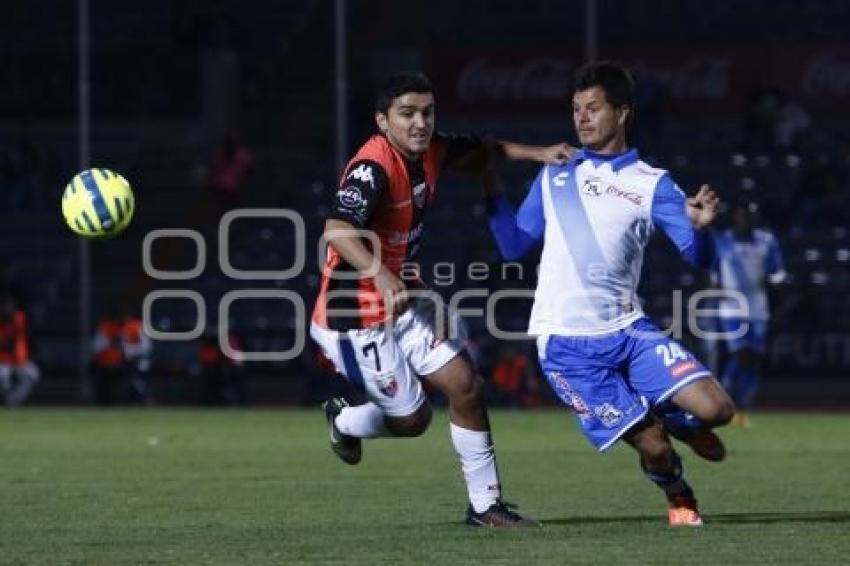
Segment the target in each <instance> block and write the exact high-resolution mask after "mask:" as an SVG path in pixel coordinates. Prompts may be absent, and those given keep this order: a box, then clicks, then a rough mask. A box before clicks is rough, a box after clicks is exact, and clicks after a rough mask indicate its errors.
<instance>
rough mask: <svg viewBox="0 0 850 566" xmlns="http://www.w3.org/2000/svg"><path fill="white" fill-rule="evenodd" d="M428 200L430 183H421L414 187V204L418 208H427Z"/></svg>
mask: <svg viewBox="0 0 850 566" xmlns="http://www.w3.org/2000/svg"><path fill="white" fill-rule="evenodd" d="M427 200H428V183H419V184H418V185H416V186H415V187H413V204H415V205H416V208H422V207H423V206H425V201H427Z"/></svg>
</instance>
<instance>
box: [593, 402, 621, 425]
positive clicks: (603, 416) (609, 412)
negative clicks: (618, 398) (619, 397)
mask: <svg viewBox="0 0 850 566" xmlns="http://www.w3.org/2000/svg"><path fill="white" fill-rule="evenodd" d="M593 413H594V414H595V415H596V418H598V419H599V420H600V421H602V424H604V425H605V426H607V427H608V428H614V427H615V426H617V425H618V424H620V421H622V420H623V413H622V412H621V411H618V410H617V409H615V408H614V406H613V405H612V404H610V403H603V404H602V405H599V406H598V407H594V409H593Z"/></svg>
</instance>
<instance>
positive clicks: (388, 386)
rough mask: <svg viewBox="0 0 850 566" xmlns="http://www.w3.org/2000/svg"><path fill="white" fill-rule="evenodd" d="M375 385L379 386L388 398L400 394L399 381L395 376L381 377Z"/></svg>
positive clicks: (376, 380)
mask: <svg viewBox="0 0 850 566" xmlns="http://www.w3.org/2000/svg"><path fill="white" fill-rule="evenodd" d="M375 383H376V384H377V385H378V390H379V391H380V392H381V393H383V394H384V395H385V396H386V397H395V394H396V393H398V381H396V378H395V376H394V375H379V376H378V377H377V378H376V379H375Z"/></svg>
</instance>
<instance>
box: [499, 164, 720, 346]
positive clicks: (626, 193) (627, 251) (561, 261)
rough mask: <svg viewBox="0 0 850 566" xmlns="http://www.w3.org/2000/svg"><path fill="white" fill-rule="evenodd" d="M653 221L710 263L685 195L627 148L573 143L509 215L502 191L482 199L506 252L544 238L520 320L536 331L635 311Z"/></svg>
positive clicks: (606, 329) (593, 330)
mask: <svg viewBox="0 0 850 566" xmlns="http://www.w3.org/2000/svg"><path fill="white" fill-rule="evenodd" d="M656 227H660V228H661V229H662V230H663V231H664V233H666V234H667V236H668V237H669V238H670V239H671V240H672V241H673V242H674V243H675V244H676V246H677V247H678V249H679V250H680V251H681V253H682V254H683V255H684V256H685V257H686V258H687V259H688V260H689V261H691V262H692V263H694V264H697V265H700V266H703V267H709V266H710V265H711V262H712V260H713V244H712V239H711V236H710V233H709V232H707V231H696V230H694V229H693V227H692V225H691V222H690V220H689V218H688V216H687V213H686V211H685V194H684V193H683V192H682V191H681V189H679V187H678V186H677V185H676V184H675V183H674V182H673V180H672V179H671V178H670V176H669V174H667V172H666V171H664V170H662V169H655V168H653V167H650V166H649V165H647V164H646V163H644V162H642V161H640V159H639V157H638V153H637V150H636V149H632V150H630V151H627V152H625V153H623V154H620V155H599V154H595V153H592V152H590V151H588V150H580V151H578V152H577V153H576V155H575V156H574V158H573V159H572V160H571V161H570V162H569V163H567V164H566V165H563V166H552V165H547V166H544V167H543V168H542V170H541V171H540V174H539V175H538V176H537V178H536V179H535V181H534V183H533V184H532V186H531V189H530V191H529V194H528V196H527V197H526V199H525V201H524V202H523V203H522V205H521V206H520V209H519V211H518V212H517V213H516V214H514V211H513V209H512V207H511V205H510V204H509V203H508V201H507V200H506V199H505V198H504V197H499V198H497V199H493V200H492V201H491V202H490V228H491V230H492V231H493V234H494V235H495V237H496V241H497V243H498V246H499V250H500V251H501V253H502V256H503V257H504V258H505V259H517V258H519V257H521V256H522V255H524V254H525V253H526V252H528V251H529V250H530V249H531V248H532V247H533V246H534V244H535V243H536V242H537V241H539V240H540V238H543V239H544V246H543V255H542V257H541V259H540V271H539V276H538V284H537V289H536V291H535V295H534V306H533V308H532V312H531V320H530V323H529V334H532V335H538V336H539V335H548V334H559V335H567V336H569V335H598V334H606V333H610V332H613V331H616V330H620V329H622V328H625V327H626V326H628V325H629V324H631V323H632V322H633V321H635V320H637V319H638V318H640V317H642V316H643V312H642V310H641V306H640V303H639V301H638V297H637V286H638V283H639V281H640V272H641V267H642V265H643V255H644V248H645V247H646V244H647V242H648V241H649V237H650V235H651V234H652V232H653V230H654V229H655V228H656Z"/></svg>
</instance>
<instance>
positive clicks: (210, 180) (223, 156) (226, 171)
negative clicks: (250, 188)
mask: <svg viewBox="0 0 850 566" xmlns="http://www.w3.org/2000/svg"><path fill="white" fill-rule="evenodd" d="M254 159H255V157H254V152H253V151H252V150H251V148H249V147H248V146H247V145H245V144H243V143H242V142H240V141H239V139H238V138H237V137H236V136H235V135H234V134H232V133H231V134H228V135H227V136H226V137H225V138H224V141H223V142H222V144H221V146H220V147H219V148H218V149H217V150H216V152H215V154H214V155H213V159H212V163H211V164H210V169H209V173H208V174H207V186H208V187H209V188H210V190H211V191H212V193H213V195H214V198H215V199H216V201H217V203H218V204H219V207H220V208H221V210H222V211H225V210H230V209H231V208H234V207H235V206H236V204H237V203H238V201H239V196H240V194H241V193H242V189H243V186H244V183H245V176H246V175H247V173H248V171H249V170H250V169H251V166H252V165H253V164H254Z"/></svg>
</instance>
